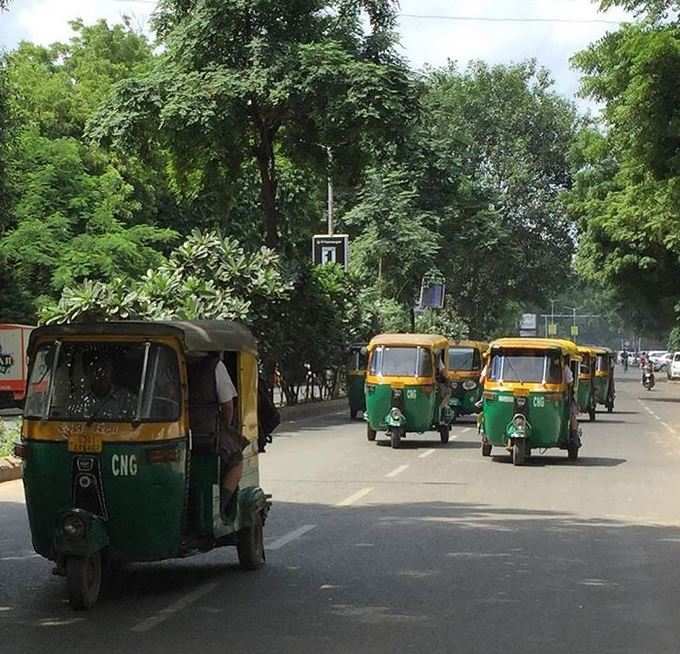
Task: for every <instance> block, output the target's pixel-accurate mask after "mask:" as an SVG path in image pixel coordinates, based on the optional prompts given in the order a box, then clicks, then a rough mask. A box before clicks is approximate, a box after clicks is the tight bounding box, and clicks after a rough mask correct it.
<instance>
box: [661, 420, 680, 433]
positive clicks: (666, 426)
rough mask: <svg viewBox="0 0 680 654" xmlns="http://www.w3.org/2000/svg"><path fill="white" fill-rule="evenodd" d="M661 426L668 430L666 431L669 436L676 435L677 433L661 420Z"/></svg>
mask: <svg viewBox="0 0 680 654" xmlns="http://www.w3.org/2000/svg"><path fill="white" fill-rule="evenodd" d="M661 424H662V425H663V426H664V427H665V428H666V429H668V431H669V432H670V433H671V434H676V433H677V432H676V431H675V429H673V427H671V426H670V425H669V424H668V423H667V422H664V421H663V420H661Z"/></svg>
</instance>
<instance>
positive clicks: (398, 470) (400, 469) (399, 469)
mask: <svg viewBox="0 0 680 654" xmlns="http://www.w3.org/2000/svg"><path fill="white" fill-rule="evenodd" d="M406 468H408V465H403V466H398V467H396V468H395V469H394V470H392V472H388V473H387V474H386V475H385V477H396V476H397V475H399V474H401V473H402V472H404V470H406Z"/></svg>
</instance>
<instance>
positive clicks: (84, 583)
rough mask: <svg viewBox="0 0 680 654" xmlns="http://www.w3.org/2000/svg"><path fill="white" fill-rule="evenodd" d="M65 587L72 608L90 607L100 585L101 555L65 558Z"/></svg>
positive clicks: (93, 602) (96, 597)
mask: <svg viewBox="0 0 680 654" xmlns="http://www.w3.org/2000/svg"><path fill="white" fill-rule="evenodd" d="M66 587H67V588H68V601H69V604H70V605H71V608H72V609H75V610H76V611H83V610H87V609H91V608H92V607H93V606H94V605H95V603H96V602H97V599H98V598H99V592H100V591H101V587H102V555H101V552H95V553H94V554H91V555H90V556H72V557H69V558H68V559H66Z"/></svg>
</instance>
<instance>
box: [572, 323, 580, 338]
mask: <svg viewBox="0 0 680 654" xmlns="http://www.w3.org/2000/svg"><path fill="white" fill-rule="evenodd" d="M571 335H572V336H578V325H572V326H571Z"/></svg>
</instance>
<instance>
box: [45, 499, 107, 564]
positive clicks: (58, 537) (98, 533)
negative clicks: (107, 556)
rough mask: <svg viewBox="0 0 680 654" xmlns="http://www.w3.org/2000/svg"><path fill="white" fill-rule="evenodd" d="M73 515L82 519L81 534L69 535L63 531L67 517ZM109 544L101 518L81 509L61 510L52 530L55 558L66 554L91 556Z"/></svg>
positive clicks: (66, 555) (104, 524)
mask: <svg viewBox="0 0 680 654" xmlns="http://www.w3.org/2000/svg"><path fill="white" fill-rule="evenodd" d="M70 516H74V517H76V518H78V519H80V520H82V522H83V524H84V527H85V528H84V532H83V534H82V535H78V536H70V535H69V534H67V533H66V532H65V531H64V522H65V519H66V518H67V517H70ZM108 545H109V534H108V532H107V529H106V523H105V522H104V520H102V518H100V517H99V516H97V515H94V514H93V513H90V512H89V511H85V510H83V509H71V510H69V511H64V512H62V513H61V514H60V515H59V517H58V519H57V525H56V528H55V530H54V551H55V553H56V555H57V558H61V557H68V556H82V557H84V556H91V555H92V554H95V553H97V552H99V551H100V550H103V549H104V548H105V547H108Z"/></svg>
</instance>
